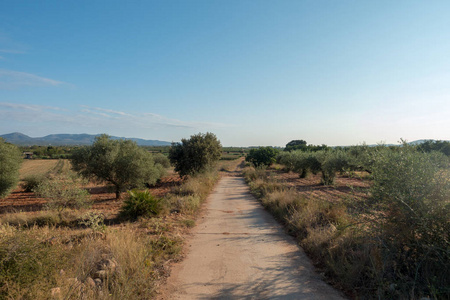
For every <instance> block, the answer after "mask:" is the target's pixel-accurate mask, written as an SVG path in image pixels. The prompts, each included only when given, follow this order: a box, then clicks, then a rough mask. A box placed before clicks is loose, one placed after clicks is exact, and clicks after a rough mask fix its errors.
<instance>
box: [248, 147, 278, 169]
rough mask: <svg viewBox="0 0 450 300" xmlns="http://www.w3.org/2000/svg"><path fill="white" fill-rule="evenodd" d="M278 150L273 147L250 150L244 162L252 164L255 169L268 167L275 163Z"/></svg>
mask: <svg viewBox="0 0 450 300" xmlns="http://www.w3.org/2000/svg"><path fill="white" fill-rule="evenodd" d="M277 154H278V150H277V149H275V148H273V147H259V148H256V149H255V148H254V149H251V150H250V152H249V154H248V155H247V157H246V158H245V161H248V162H250V163H252V164H253V165H254V166H255V167H259V166H270V165H272V164H273V163H274V162H276V157H277Z"/></svg>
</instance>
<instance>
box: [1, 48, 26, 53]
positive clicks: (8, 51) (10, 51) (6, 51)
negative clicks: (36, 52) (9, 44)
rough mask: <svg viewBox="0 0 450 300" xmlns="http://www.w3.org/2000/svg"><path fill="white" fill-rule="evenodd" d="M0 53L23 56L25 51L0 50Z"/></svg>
mask: <svg viewBox="0 0 450 300" xmlns="http://www.w3.org/2000/svg"><path fill="white" fill-rule="evenodd" d="M0 52H1V53H10V54H24V53H25V51H20V50H13V49H0Z"/></svg>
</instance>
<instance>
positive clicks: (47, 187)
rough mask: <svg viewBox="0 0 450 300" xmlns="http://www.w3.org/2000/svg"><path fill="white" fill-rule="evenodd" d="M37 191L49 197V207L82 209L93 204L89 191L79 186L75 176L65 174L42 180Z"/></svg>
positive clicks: (40, 194)
mask: <svg viewBox="0 0 450 300" xmlns="http://www.w3.org/2000/svg"><path fill="white" fill-rule="evenodd" d="M35 192H36V194H37V195H39V196H40V197H43V198H46V199H47V203H46V207H47V208H48V209H56V210H58V211H62V210H63V209H66V208H71V209H81V208H87V207H90V206H91V205H92V202H91V200H90V195H89V193H88V191H86V190H85V189H82V188H80V187H78V182H77V181H76V180H74V179H73V178H69V177H65V176H57V177H55V178H53V179H46V180H44V181H42V182H41V183H40V184H39V185H38V186H37V187H36V189H35Z"/></svg>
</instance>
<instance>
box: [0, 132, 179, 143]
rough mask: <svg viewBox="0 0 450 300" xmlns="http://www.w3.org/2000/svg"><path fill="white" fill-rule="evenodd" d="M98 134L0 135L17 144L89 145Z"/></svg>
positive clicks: (135, 140)
mask: <svg viewBox="0 0 450 300" xmlns="http://www.w3.org/2000/svg"><path fill="white" fill-rule="evenodd" d="M96 136H99V134H95V135H94V134H85V133H84V134H50V135H47V136H44V137H36V138H33V137H29V136H28V135H25V134H23V133H20V132H13V133H9V134H3V135H0V137H1V138H4V139H5V140H6V141H7V142H9V143H11V144H15V145H18V146H33V145H38V146H50V145H52V146H63V145H64V146H69V145H79V146H82V145H91V144H92V143H93V142H94V139H95V137H96ZM111 138H112V139H116V140H118V139H128V140H132V141H134V142H136V143H137V144H138V145H139V146H170V144H171V143H169V142H165V141H159V140H144V139H138V138H124V137H117V136H111Z"/></svg>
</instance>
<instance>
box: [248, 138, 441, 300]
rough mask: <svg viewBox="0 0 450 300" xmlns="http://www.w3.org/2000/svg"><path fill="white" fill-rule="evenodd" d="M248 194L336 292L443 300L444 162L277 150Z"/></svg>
mask: <svg viewBox="0 0 450 300" xmlns="http://www.w3.org/2000/svg"><path fill="white" fill-rule="evenodd" d="M277 161H278V165H274V166H273V167H272V168H267V167H265V166H263V167H262V166H258V167H256V168H255V167H254V166H253V167H252V166H250V167H248V168H246V170H245V171H244V176H245V178H246V180H247V182H248V183H249V185H250V188H251V190H252V192H253V193H254V194H255V195H256V196H257V197H258V198H259V199H260V200H261V202H262V204H263V205H264V206H265V207H266V208H267V209H268V210H269V211H271V212H272V213H273V214H274V215H275V217H276V218H278V220H280V221H281V222H282V223H283V224H284V225H285V226H286V228H287V229H288V231H289V232H290V233H291V234H292V235H294V236H295V237H296V238H297V239H298V241H299V243H300V245H301V246H302V247H303V248H304V249H305V251H306V252H307V253H308V254H309V256H310V257H311V258H312V260H313V262H314V263H315V264H316V266H317V267H319V269H320V270H321V272H323V273H324V274H325V276H326V277H327V278H328V280H330V281H331V282H332V283H333V284H334V285H335V286H337V287H339V288H341V289H343V290H345V291H347V293H348V294H349V295H350V296H352V297H354V298H358V299H372V298H373V299H375V298H377V299H420V298H422V297H430V298H433V299H448V298H449V297H450V289H449V286H450V285H449V283H450V282H449V278H450V244H449V242H450V240H449V233H450V219H449V216H450V180H449V177H450V162H449V157H448V156H447V155H445V154H444V152H442V151H424V150H423V149H421V148H420V147H415V146H410V145H407V144H406V143H404V144H403V145H402V146H401V147H385V146H377V147H368V146H365V145H362V146H355V147H348V148H341V149H326V150H318V151H311V150H310V149H302V150H294V151H285V152H281V153H280V154H279V155H278V156H277Z"/></svg>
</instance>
